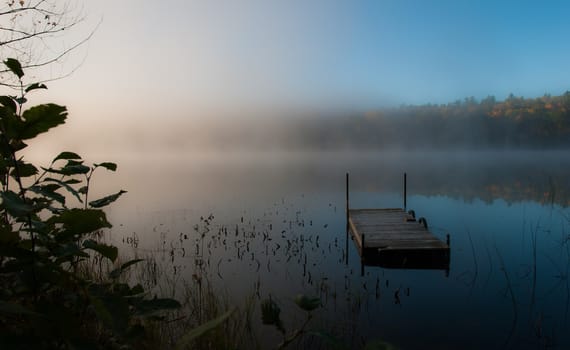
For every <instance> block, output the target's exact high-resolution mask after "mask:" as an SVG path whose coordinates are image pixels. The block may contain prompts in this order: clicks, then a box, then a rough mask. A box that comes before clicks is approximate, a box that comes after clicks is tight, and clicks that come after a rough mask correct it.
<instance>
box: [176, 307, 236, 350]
mask: <svg viewBox="0 0 570 350" xmlns="http://www.w3.org/2000/svg"><path fill="white" fill-rule="evenodd" d="M234 311H235V309H231V310H229V311H227V312H226V313H224V314H223V315H220V316H218V317H216V318H214V319H213V320H210V321H208V322H206V323H204V324H202V325H200V326H198V327H196V328H194V329H192V330H191V331H190V332H188V333H186V334H185V335H184V336H183V337H182V338H180V340H179V341H178V343H177V344H176V348H175V349H176V350H180V349H185V348H187V347H188V346H190V345H191V343H192V342H193V341H194V340H196V339H198V338H199V337H201V336H202V335H204V334H206V333H207V332H209V331H211V330H212V329H215V328H217V327H219V326H220V325H221V324H222V323H224V321H226V320H227V319H228V318H229V317H230V316H231V315H232V313H233V312H234Z"/></svg>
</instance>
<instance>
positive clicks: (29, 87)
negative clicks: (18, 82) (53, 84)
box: [25, 83, 47, 92]
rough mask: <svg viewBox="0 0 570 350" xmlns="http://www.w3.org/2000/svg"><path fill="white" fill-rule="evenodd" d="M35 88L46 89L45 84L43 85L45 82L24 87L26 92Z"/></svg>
mask: <svg viewBox="0 0 570 350" xmlns="http://www.w3.org/2000/svg"><path fill="white" fill-rule="evenodd" d="M37 89H47V86H45V84H41V83H33V84H30V85H28V87H27V88H26V90H25V91H26V92H30V91H32V90H37Z"/></svg>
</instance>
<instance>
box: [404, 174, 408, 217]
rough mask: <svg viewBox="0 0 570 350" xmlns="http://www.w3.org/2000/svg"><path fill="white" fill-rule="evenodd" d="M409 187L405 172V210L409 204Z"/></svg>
mask: <svg viewBox="0 0 570 350" xmlns="http://www.w3.org/2000/svg"><path fill="white" fill-rule="evenodd" d="M407 187H408V186H407V174H406V173H404V211H406V208H407V206H408V203H407V200H408V198H407V196H408V188H407Z"/></svg>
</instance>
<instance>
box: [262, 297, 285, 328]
mask: <svg viewBox="0 0 570 350" xmlns="http://www.w3.org/2000/svg"><path fill="white" fill-rule="evenodd" d="M280 314H281V309H280V308H279V305H277V303H276V302H274V301H273V299H271V298H269V299H265V300H263V301H262V302H261V321H262V322H263V324H266V325H275V327H277V329H278V330H280V331H281V332H283V333H285V329H284V328H283V323H282V322H281V318H279V315H280Z"/></svg>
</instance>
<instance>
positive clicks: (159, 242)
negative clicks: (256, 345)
mask: <svg viewBox="0 0 570 350" xmlns="http://www.w3.org/2000/svg"><path fill="white" fill-rule="evenodd" d="M116 161H117V162H118V163H119V166H120V169H119V170H120V172H119V175H120V176H119V177H118V179H113V180H116V181H117V183H110V182H109V183H107V182H106V183H105V184H104V185H105V186H112V188H113V189H116V187H117V186H119V184H120V185H121V186H119V187H127V188H126V189H127V190H129V193H128V195H126V196H125V197H124V199H123V198H122V199H121V201H120V203H118V205H117V206H116V207H114V208H112V209H111V212H110V216H111V220H112V222H113V223H115V227H114V228H113V230H112V232H111V235H112V237H113V238H114V239H115V240H117V241H118V243H119V244H121V243H123V247H124V248H125V249H124V251H125V252H126V253H128V252H129V251H136V252H138V253H137V254H142V253H143V252H145V251H150V252H153V253H154V254H155V257H156V261H157V263H158V264H159V265H160V266H162V267H163V268H165V269H166V271H169V274H170V276H171V277H168V278H171V279H174V280H176V281H182V280H187V281H198V280H199V279H200V278H202V275H200V273H202V272H203V271H207V272H208V273H209V275H210V276H211V277H210V278H211V279H212V282H213V283H214V284H215V286H216V287H217V288H219V289H220V290H225V291H226V292H227V294H228V297H229V298H230V299H231V300H232V302H235V303H241V302H242V301H243V300H244V298H245V297H246V296H248V295H251V294H252V293H253V294H254V295H255V296H256V298H257V299H258V300H263V299H264V298H267V297H269V296H272V298H274V300H278V301H279V303H280V306H281V308H282V310H284V311H283V312H284V313H285V315H284V317H285V318H287V319H288V320H289V321H294V320H295V319H296V318H297V317H298V315H296V314H295V312H294V306H291V308H289V306H288V305H293V304H292V301H291V300H292V298H293V297H294V296H295V295H296V294H297V293H305V294H309V295H316V296H319V297H320V298H321V300H322V302H323V308H322V309H320V310H319V312H318V318H317V319H315V320H314V322H313V323H314V326H315V327H316V328H319V327H325V328H327V329H329V330H331V331H332V332H333V333H334V334H336V335H339V336H340V337H341V338H342V339H344V340H345V341H346V342H348V343H350V344H351V345H353V346H359V345H361V340H360V339H361V337H364V338H366V339H370V338H382V339H383V340H386V341H388V342H390V343H393V344H395V345H397V346H398V347H401V348H403V349H406V348H410V349H414V348H419V347H425V346H426V344H428V345H429V347H430V348H432V347H435V348H499V347H502V346H507V347H512V348H536V347H549V346H551V347H553V348H568V346H570V335H569V334H568V333H567V331H566V330H567V329H568V326H569V325H568V311H569V300H570V288H569V282H568V272H569V269H570V235H569V233H568V232H570V231H569V228H568V226H569V225H570V221H569V217H568V216H569V212H568V209H567V208H566V207H567V206H568V205H569V202H568V200H569V198H570V196H569V194H570V188H569V186H568V185H569V184H568V182H567V180H566V179H567V175H568V174H567V169H570V167H569V165H570V160H569V159H568V156H566V155H564V153H550V154H542V153H512V154H510V153H499V154H491V153H475V154H473V153H471V154H467V155H466V154H461V153H456V154H455V153H439V154H419V153H415V154H404V153H402V154H396V153H392V154H387V155H386V154H384V155H383V154H378V153H368V154H350V153H342V154H339V153H324V154H322V153H319V154H286V153H281V154H258V155H252V154H248V155H240V156H235V155H234V156H232V155H224V156H219V155H210V156H204V155H203V156H184V157H175V156H172V157H171V158H158V159H149V158H145V159H144V160H142V159H134V158H132V159H124V160H121V159H117V160H116ZM121 166H122V168H121ZM346 171H350V173H351V176H352V189H351V202H352V203H353V204H354V207H394V206H396V207H397V206H400V205H401V188H400V186H401V174H402V173H403V172H404V171H407V173H408V175H409V179H408V194H409V197H408V208H411V209H414V210H415V211H416V212H418V213H421V215H422V216H425V217H427V218H429V221H430V231H432V232H433V233H434V234H435V235H436V236H437V237H439V238H440V239H443V240H445V236H446V235H447V234H450V235H451V239H452V247H453V253H452V254H451V270H450V274H449V277H447V278H446V277H445V274H444V273H442V271H430V270H415V269H397V270H394V269H384V268H381V267H371V268H367V269H366V271H365V274H364V276H361V275H360V260H359V258H358V253H357V252H356V251H355V249H354V246H353V245H352V244H351V245H349V246H348V248H347V246H346V245H345V237H346V222H345V213H344V205H345V193H344V174H345V172H346ZM105 191H106V189H102V192H105ZM210 213H211V214H212V215H210ZM123 240H124V242H123ZM131 247H132V248H131ZM347 254H348V257H349V263H348V265H347V264H345V258H346V256H347ZM164 278H166V277H164ZM156 282H157V283H158V284H160V281H156ZM180 285H183V284H182V282H180ZM179 292H180V293H182V291H179ZM257 329H258V332H259V333H260V334H264V335H265V336H266V337H267V339H266V341H267V345H271V344H275V343H272V340H273V338H272V336H271V332H272V330H271V329H270V328H266V327H265V326H262V325H261V324H258V325H257Z"/></svg>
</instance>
